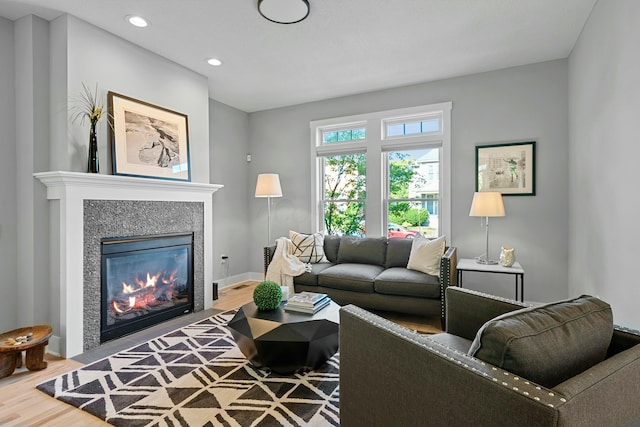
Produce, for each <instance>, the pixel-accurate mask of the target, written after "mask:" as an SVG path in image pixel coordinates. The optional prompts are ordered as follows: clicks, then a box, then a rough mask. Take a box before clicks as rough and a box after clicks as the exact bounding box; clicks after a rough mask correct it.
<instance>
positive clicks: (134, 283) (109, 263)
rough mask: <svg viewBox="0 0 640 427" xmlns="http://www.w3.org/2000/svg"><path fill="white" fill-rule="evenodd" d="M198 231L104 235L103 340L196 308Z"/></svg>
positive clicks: (102, 253)
mask: <svg viewBox="0 0 640 427" xmlns="http://www.w3.org/2000/svg"><path fill="white" fill-rule="evenodd" d="M193 239H194V236H193V233H177V234H163V235H147V236H134V237H125V238H104V239H101V240H100V243H101V245H100V247H101V274H100V277H101V279H100V281H101V293H100V295H101V297H100V299H101V301H100V306H101V318H100V342H101V343H104V342H106V341H109V340H112V339H115V338H118V337H121V336H123V335H126V334H129V333H132V332H135V331H138V330H141V329H144V328H147V327H149V326H152V325H155V324H157V323H160V322H163V321H165V320H168V319H171V318H174V317H177V316H181V315H183V314H187V313H191V312H193V310H194V295H193V294H194V289H193V288H194V285H193V282H194V280H193Z"/></svg>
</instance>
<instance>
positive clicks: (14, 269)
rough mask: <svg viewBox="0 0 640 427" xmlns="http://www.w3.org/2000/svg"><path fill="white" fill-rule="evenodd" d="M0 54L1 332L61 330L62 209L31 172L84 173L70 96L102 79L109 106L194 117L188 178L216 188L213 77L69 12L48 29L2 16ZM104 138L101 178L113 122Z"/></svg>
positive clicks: (83, 145)
mask: <svg viewBox="0 0 640 427" xmlns="http://www.w3.org/2000/svg"><path fill="white" fill-rule="evenodd" d="M14 54H15V56H14ZM0 57H1V58H2V61H1V62H0V95H2V97H1V99H2V101H3V102H2V105H1V106H0V129H2V132H0V135H1V136H0V141H1V143H2V148H3V154H4V156H5V158H6V162H5V163H6V164H5V165H4V167H3V168H2V169H0V195H1V196H2V200H3V204H2V207H0V266H2V270H3V278H2V281H1V282H0V292H1V293H2V298H0V326H2V329H3V330H8V329H10V328H13V327H17V326H18V325H20V324H30V323H50V324H51V325H52V326H53V327H54V330H56V329H57V328H58V325H59V319H58V317H59V309H58V307H59V301H58V300H57V298H56V295H57V294H58V292H57V290H58V287H59V284H58V283H57V281H56V280H53V279H51V278H52V277H58V275H57V264H56V259H57V258H56V257H57V254H56V248H57V247H58V245H57V242H56V241H54V239H52V238H51V236H52V235H55V234H56V233H55V230H53V229H52V233H51V234H50V233H49V225H50V224H54V225H55V222H56V218H52V217H51V218H50V212H52V211H53V212H54V211H55V209H53V210H52V211H51V210H49V209H48V207H49V206H50V205H51V203H50V202H48V201H47V200H46V196H45V188H44V186H43V185H42V184H41V183H40V182H39V181H37V180H35V179H34V178H33V176H32V174H33V173H34V172H41V171H47V170H65V171H79V172H82V171H85V170H86V156H87V140H88V125H87V123H85V124H84V126H82V125H80V124H79V123H76V124H71V123H70V120H69V115H70V114H69V111H68V102H69V99H70V98H74V97H76V98H77V97H78V96H79V94H80V91H81V90H82V83H83V82H84V83H86V84H88V85H89V86H90V87H93V86H94V85H95V84H96V82H97V83H98V85H99V96H101V97H102V98H103V100H104V102H105V106H106V93H107V91H108V90H112V91H115V92H119V93H122V94H124V95H128V96H131V97H134V98H138V99H141V100H144V101H146V102H150V103H153V104H157V105H160V106H164V107H167V108H170V109H173V110H176V111H180V112H183V113H185V114H187V115H188V118H189V137H190V141H189V142H190V154H191V170H192V171H191V178H192V181H194V182H203V183H209V182H210V175H209V174H210V166H209V158H210V156H209V96H208V84H207V79H206V78H205V77H204V76H202V75H199V74H197V73H194V72H193V71H190V70H187V69H186V68H184V67H182V66H180V65H178V64H176V63H174V62H172V61H169V60H167V59H165V58H162V57H160V56H157V55H155V54H152V53H150V52H149V51H147V50H145V49H142V48H140V47H138V46H135V45H133V44H131V43H129V42H127V41H125V40H123V39H121V38H119V37H116V36H114V35H112V34H110V33H107V32H105V31H103V30H100V29H98V28H96V27H94V26H92V25H90V24H88V23H85V22H83V21H80V20H78V19H76V18H74V17H72V16H67V15H63V16H61V17H59V18H57V19H56V20H54V21H52V22H50V23H49V22H47V21H44V20H42V19H40V18H37V17H35V16H26V17H24V18H21V19H19V20H17V21H16V22H10V21H7V20H5V19H3V18H0ZM14 58H15V60H14ZM14 70H15V71H14ZM18 93H19V94H20V97H19V98H18V97H17V96H16V94H18ZM98 133H99V135H98V141H99V150H100V165H101V173H107V174H109V173H111V161H110V145H109V141H108V133H107V123H106V120H103V122H102V123H101V124H100V126H99V128H98ZM214 200H215V199H214ZM18 213H19V215H18ZM18 233H19V234H20V239H17V237H16V236H17V234H18ZM214 245H215V242H214ZM16 247H17V249H16ZM52 248H53V250H52ZM50 257H52V261H51V264H49V259H50ZM56 332H57V331H56Z"/></svg>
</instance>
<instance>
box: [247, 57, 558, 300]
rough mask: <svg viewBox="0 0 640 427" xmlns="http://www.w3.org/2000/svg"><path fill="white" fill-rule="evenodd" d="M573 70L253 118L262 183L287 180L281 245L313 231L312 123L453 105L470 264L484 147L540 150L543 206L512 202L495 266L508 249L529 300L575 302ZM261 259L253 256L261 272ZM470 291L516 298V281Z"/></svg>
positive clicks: (278, 222) (498, 228)
mask: <svg viewBox="0 0 640 427" xmlns="http://www.w3.org/2000/svg"><path fill="white" fill-rule="evenodd" d="M567 91H568V82H567V61H566V60H558V61H551V62H546V63H540V64H533V65H528V66H523V67H517V68H511V69H506V70H500V71H495V72H489V73H483V74H476V75H471V76H466V77H460V78H455V79H448V80H442V81H437V82H431V83H424V84H420V85H413V86H407V87H400V88H396V89H390V90H384V91H378V92H371V93H365V94H361V95H356V96H349V97H343V98H337V99H330V100H326V101H320V102H313V103H309V104H303V105H297V106H293V107H288V108H281V109H275V110H268V111H262V112H256V113H252V114H250V115H249V126H250V136H249V138H250V143H251V153H252V155H253V162H252V163H251V166H250V174H249V175H250V176H249V180H250V184H251V185H253V186H255V180H256V177H257V175H258V173H262V172H274V173H279V174H280V179H281V183H282V191H283V193H284V197H283V198H281V199H274V204H273V206H274V209H273V210H272V221H271V222H272V237H274V238H275V237H278V236H282V235H285V234H286V233H287V231H288V230H289V229H290V228H291V229H294V230H299V231H309V229H310V227H311V224H310V211H311V199H310V196H309V191H310V188H311V184H310V174H309V167H310V165H309V161H310V156H309V150H310V142H309V138H310V136H309V134H310V132H309V121H311V120H318V119H324V118H330V117H338V116H345V115H351V114H360V113H366V112H371V111H380V110H388V109H395V108H402V107H410V106H415V105H423V104H431V103H437V102H444V101H452V102H453V110H452V163H453V164H452V194H451V197H452V211H453V216H452V236H447V240H448V242H450V243H451V244H453V245H454V246H457V247H458V248H459V251H460V256H461V257H468V258H470V257H474V256H477V255H479V254H481V253H482V252H484V250H483V247H484V241H485V240H484V231H483V228H481V227H480V225H479V221H478V219H477V218H470V217H469V216H468V214H469V207H470V205H471V199H472V196H473V191H474V187H475V178H474V169H475V145H476V144H487V143H494V142H501V141H517V140H520V141H525V140H531V139H534V140H536V141H537V147H536V148H537V159H536V160H537V170H536V192H537V194H536V196H534V197H505V199H504V200H505V207H506V211H507V216H506V217H505V218H499V219H496V220H494V221H493V222H492V224H491V241H492V242H493V244H492V247H493V249H492V250H493V253H494V257H496V256H497V255H498V251H499V248H500V245H501V244H510V245H512V246H514V247H515V248H516V258H517V259H518V260H519V261H520V262H521V263H522V265H523V267H524V268H525V271H526V276H525V277H526V280H525V297H526V299H527V300H530V301H541V302H542V301H551V300H555V299H559V298H564V297H566V296H567V292H568V289H567V280H568V279H567V276H568V266H567V263H568V203H567V198H568V170H567V162H568V125H567V117H568V100H567V97H568V95H567ZM249 200H250V215H251V216H250V223H251V224H252V230H253V232H252V237H253V240H252V244H251V246H250V247H251V248H260V247H262V246H264V244H265V243H266V240H267V239H266V235H267V233H266V224H267V217H266V208H265V204H266V202H265V200H262V199H254V198H253V197H252V193H250V194H249ZM261 265H262V260H261V251H260V250H258V249H251V268H252V271H261ZM465 283H466V284H468V285H469V287H472V288H474V289H478V290H481V291H486V292H491V293H494V294H497V295H501V296H506V297H513V296H515V295H514V293H515V286H514V282H513V278H512V277H501V276H496V275H493V276H488V275H479V274H473V273H470V274H469V275H468V276H467V275H465Z"/></svg>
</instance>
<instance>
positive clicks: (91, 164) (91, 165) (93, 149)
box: [87, 123, 100, 173]
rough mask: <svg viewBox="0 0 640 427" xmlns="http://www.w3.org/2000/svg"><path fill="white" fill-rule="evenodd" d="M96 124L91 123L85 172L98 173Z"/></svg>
mask: <svg viewBox="0 0 640 427" xmlns="http://www.w3.org/2000/svg"><path fill="white" fill-rule="evenodd" d="M96 124H97V123H91V130H90V131H89V160H88V164H87V172H89V173H99V172H100V164H99V162H98V138H97V136H96Z"/></svg>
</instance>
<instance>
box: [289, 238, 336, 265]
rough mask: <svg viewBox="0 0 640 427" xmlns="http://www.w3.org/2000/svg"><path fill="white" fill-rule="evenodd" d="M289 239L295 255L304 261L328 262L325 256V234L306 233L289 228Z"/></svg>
mask: <svg viewBox="0 0 640 427" xmlns="http://www.w3.org/2000/svg"><path fill="white" fill-rule="evenodd" d="M289 239H291V244H292V246H293V256H296V257H298V259H299V260H300V261H302V262H306V263H312V264H313V263H316V262H326V261H327V259H326V258H325V256H324V236H323V235H322V234H320V233H313V234H305V233H298V232H296V231H292V230H289Z"/></svg>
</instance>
